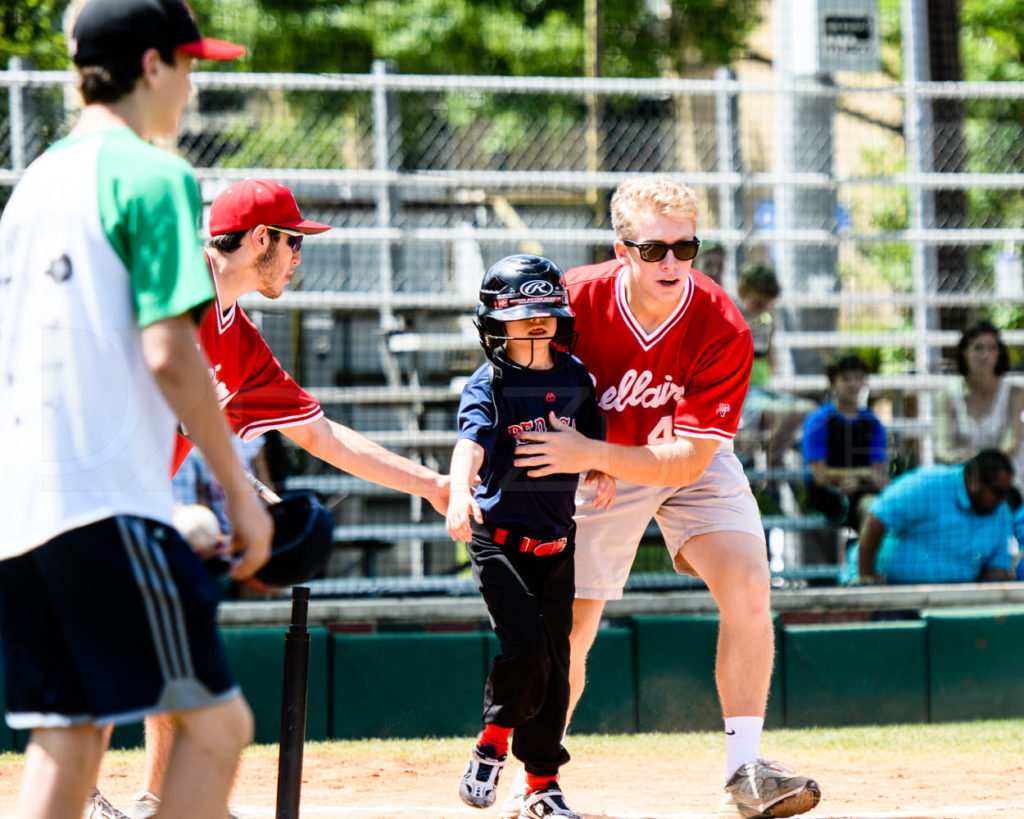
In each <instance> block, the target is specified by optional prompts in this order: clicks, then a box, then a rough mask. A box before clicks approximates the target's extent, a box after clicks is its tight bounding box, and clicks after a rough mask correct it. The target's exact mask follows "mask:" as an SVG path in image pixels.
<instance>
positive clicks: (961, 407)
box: [935, 320, 1024, 479]
mask: <svg viewBox="0 0 1024 819" xmlns="http://www.w3.org/2000/svg"><path fill="white" fill-rule="evenodd" d="M956 368H957V371H958V372H959V373H960V375H961V376H962V377H961V379H960V381H958V382H957V383H955V384H953V385H952V386H951V387H950V388H949V389H948V390H945V391H943V392H942V393H940V394H939V396H938V403H937V407H936V441H935V456H936V459H937V460H938V461H939V462H941V463H962V462H964V461H966V460H968V459H969V458H971V457H973V456H974V455H976V454H977V453H978V452H979V451H980V450H982V449H986V448H993V449H999V450H1001V451H1003V452H1005V453H1006V454H1007V455H1009V456H1010V458H1011V459H1013V460H1014V462H1015V466H1016V467H1017V468H1018V469H1019V468H1020V465H1021V464H1020V457H1019V450H1020V448H1021V441H1022V440H1024V421H1022V420H1021V411H1022V410H1024V389H1021V388H1020V387H1018V386H1014V385H1012V384H1010V382H1009V381H1008V380H1007V378H1006V372H1007V371H1008V370H1009V369H1010V357H1009V353H1008V352H1007V349H1006V345H1005V344H1004V343H1003V341H1002V339H1001V338H1000V337H999V330H997V329H996V327H995V325H994V324H992V322H990V321H987V320H981V321H977V322H975V323H974V324H972V325H970V326H969V327H968V328H967V329H966V330H964V332H963V335H962V336H961V337H960V343H959V344H958V345H957V348H956ZM1017 474H1018V475H1019V474H1020V473H1019V472H1018V473H1017ZM1018 479H1019V478H1018Z"/></svg>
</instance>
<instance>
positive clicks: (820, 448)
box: [802, 355, 888, 530]
mask: <svg viewBox="0 0 1024 819" xmlns="http://www.w3.org/2000/svg"><path fill="white" fill-rule="evenodd" d="M867 373H868V368H867V365H866V364H865V363H864V361H863V360H862V359H861V358H860V357H859V356H856V355H844V356H840V357H839V358H838V359H836V360H835V361H834V362H832V364H830V365H829V367H828V384H829V392H830V393H831V396H832V397H831V399H830V400H828V401H826V402H825V403H824V404H822V405H821V407H819V408H818V410H817V412H815V413H814V414H813V415H810V416H809V417H808V418H807V420H806V421H804V431H803V441H802V448H803V455H804V463H806V464H807V466H808V468H809V470H810V480H809V482H808V487H807V505H808V506H810V507H811V508H812V509H816V510H818V511H819V512H821V513H822V514H824V515H825V517H826V518H828V519H829V521H831V522H832V523H834V524H835V525H837V526H841V525H846V526H849V527H851V528H852V529H855V530H859V529H860V523H861V514H862V511H863V508H864V507H865V506H866V504H867V503H868V502H869V501H870V500H871V498H873V497H874V496H875V495H876V494H877V493H878V492H879V491H880V490H881V489H882V487H883V486H885V484H886V483H887V482H888V475H887V463H888V459H887V453H886V436H885V427H884V426H883V425H882V422H881V421H880V420H879V419H878V416H876V415H875V414H874V413H873V412H871V410H869V409H866V408H864V407H861V406H860V394H861V392H862V391H863V390H864V381H865V378H866V377H867Z"/></svg>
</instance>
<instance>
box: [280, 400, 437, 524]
mask: <svg viewBox="0 0 1024 819" xmlns="http://www.w3.org/2000/svg"><path fill="white" fill-rule="evenodd" d="M281 432H282V433H283V434H284V435H287V436H288V437H289V438H290V439H291V440H292V441H294V442H295V443H296V444H297V445H298V446H300V447H302V448H303V449H304V450H306V451H307V452H308V453H310V454H311V455H315V456H316V457H317V458H320V460H322V461H326V462H327V463H329V464H330V465H331V466H334V467H336V468H338V469H341V470H343V471H345V472H348V473H349V474H350V475H355V476H356V477H358V478H363V479H364V480H367V481H371V482H372V483H376V484H379V485H380V486H386V487H388V488H390V489H397V490H398V491H400V492H408V493H409V494H410V495H419V496H420V497H421V498H425V499H426V500H428V501H429V502H430V505H431V506H433V507H434V508H435V509H436V510H437V511H438V512H440V513H441V514H442V515H443V514H445V513H446V512H447V511H448V476H447V475H439V474H438V473H437V472H435V471H434V470H432V469H428V468H427V467H425V466H423V465H422V464H418V463H415V462H414V461H410V460H409V459H408V458H405V457H403V456H402V455H398V454H396V453H394V452H391V451H390V450H388V449H385V448H384V447H382V446H381V445H380V444H378V443H375V442H374V441H371V440H370V439H369V438H367V437H366V436H365V435H361V434H360V433H358V432H356V431H355V430H354V429H350V428H349V427H346V426H343V425H341V424H338V423H335V422H334V421H332V420H331V419H330V418H326V417H320V418H318V419H317V420H315V421H311V422H310V423H308V424H301V425H299V426H295V427H284V428H282V429H281Z"/></svg>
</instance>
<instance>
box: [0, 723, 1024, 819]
mask: <svg viewBox="0 0 1024 819" xmlns="http://www.w3.org/2000/svg"><path fill="white" fill-rule="evenodd" d="M470 742H471V740H469V739H444V740H429V741H428V740H424V741H411V740H401V741H398V740H392V741H380V740H373V741H370V740H367V741H361V742H336V743H316V744H310V745H309V746H308V747H307V750H306V755H305V765H304V775H303V790H302V810H301V814H302V816H303V817H305V818H306V819H334V817H337V819H398V817H401V818H402V819H464V818H465V817H478V819H491V818H492V817H496V816H497V815H498V811H497V810H496V809H490V810H485V811H479V810H474V809H472V808H468V807H466V806H464V805H463V804H462V803H461V802H460V801H459V798H458V795H457V793H456V788H457V784H458V779H459V776H460V774H461V772H462V768H463V765H464V764H465V758H466V755H467V753H468V750H469V744H470ZM567 746H568V747H569V749H570V751H571V752H572V753H573V761H572V762H571V763H570V764H569V765H568V766H566V768H565V769H564V773H563V776H562V785H563V787H564V789H565V792H566V794H567V796H568V798H569V803H570V804H571V805H572V806H573V807H574V808H575V809H576V810H577V811H578V812H580V813H582V814H583V815H584V819H699V818H701V817H710V816H713V815H714V811H715V808H716V807H717V804H718V794H719V793H720V791H719V790H718V788H719V787H720V784H719V783H720V779H721V774H722V771H721V765H722V764H723V756H722V751H721V747H722V746H721V738H720V737H719V736H717V735H714V734H673V735H666V734H643V735H637V736H617V737H599V736H581V737H570V738H569V740H568V741H567ZM1022 748H1024V721H1007V722H988V723H973V724H966V725H962V726H951V725H933V726H892V727H886V728H879V729H865V728H856V729H853V728H851V729H822V730H813V731H776V732H769V733H768V734H767V735H766V737H765V742H764V750H765V752H766V753H767V754H769V755H771V756H777V757H779V758H780V759H784V760H786V761H787V762H788V763H790V764H793V765H795V766H798V767H799V769H800V771H801V772H803V773H807V774H811V773H813V775H814V776H815V777H817V778H818V781H819V782H820V784H821V787H822V793H823V798H822V801H821V804H820V805H819V806H818V807H817V808H816V809H815V810H814V811H812V812H811V813H809V814H806V816H808V817H815V819H825V818H826V817H830V818H831V819H838V817H849V818H850V819H918V818H920V819H1011V817H1012V818H1013V819H1018V817H1022V816H1024V762H1022V761H1021V760H1020V754H1021V749H1022ZM276 755H277V750H276V748H274V747H270V746H259V747H254V748H251V749H249V750H248V751H247V752H246V755H245V757H244V759H243V763H242V767H241V771H240V774H239V777H238V781H237V784H236V788H235V793H234V797H233V799H232V802H233V805H234V806H235V807H236V810H237V812H238V813H239V814H240V815H241V816H242V817H244V819H268V817H273V816H274V813H275V812H274V804H275V801H276V788H277V785H276V774H277V756H276ZM19 768H20V757H17V756H15V755H7V756H5V757H2V758H0V815H2V816H10V817H13V815H14V813H13V804H14V796H15V791H16V788H17V781H18V773H19ZM141 769H142V757H141V754H139V753H138V752H113V753H111V754H108V757H107V759H106V761H105V762H104V766H103V770H102V773H101V787H102V789H103V791H104V793H106V794H107V796H108V797H109V798H110V799H111V801H113V802H114V803H115V804H116V805H118V806H119V807H121V808H122V809H130V806H131V797H132V794H133V793H134V791H135V790H136V789H137V788H138V787H139V783H140V782H141ZM508 781H510V775H507V776H506V780H505V783H504V786H503V787H502V788H501V790H500V792H499V799H500V798H503V797H504V793H505V787H507V782H508Z"/></svg>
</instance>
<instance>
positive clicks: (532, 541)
mask: <svg viewBox="0 0 1024 819" xmlns="http://www.w3.org/2000/svg"><path fill="white" fill-rule="evenodd" d="M507 540H508V529H501V528H496V529H495V530H494V542H495V543H497V544H498V545H499V546H504V545H505V542H506V541H507ZM567 541H568V538H564V537H560V538H559V539H558V540H539V539H537V538H535V537H523V538H520V539H519V551H520V552H529V553H531V554H535V555H541V556H542V555H556V554H558V553H559V552H560V551H562V549H564V548H565V547H566V542H567ZM508 545H509V546H511V547H513V548H515V545H516V544H515V539H514V538H513V540H512V541H510V542H509V543H508Z"/></svg>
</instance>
